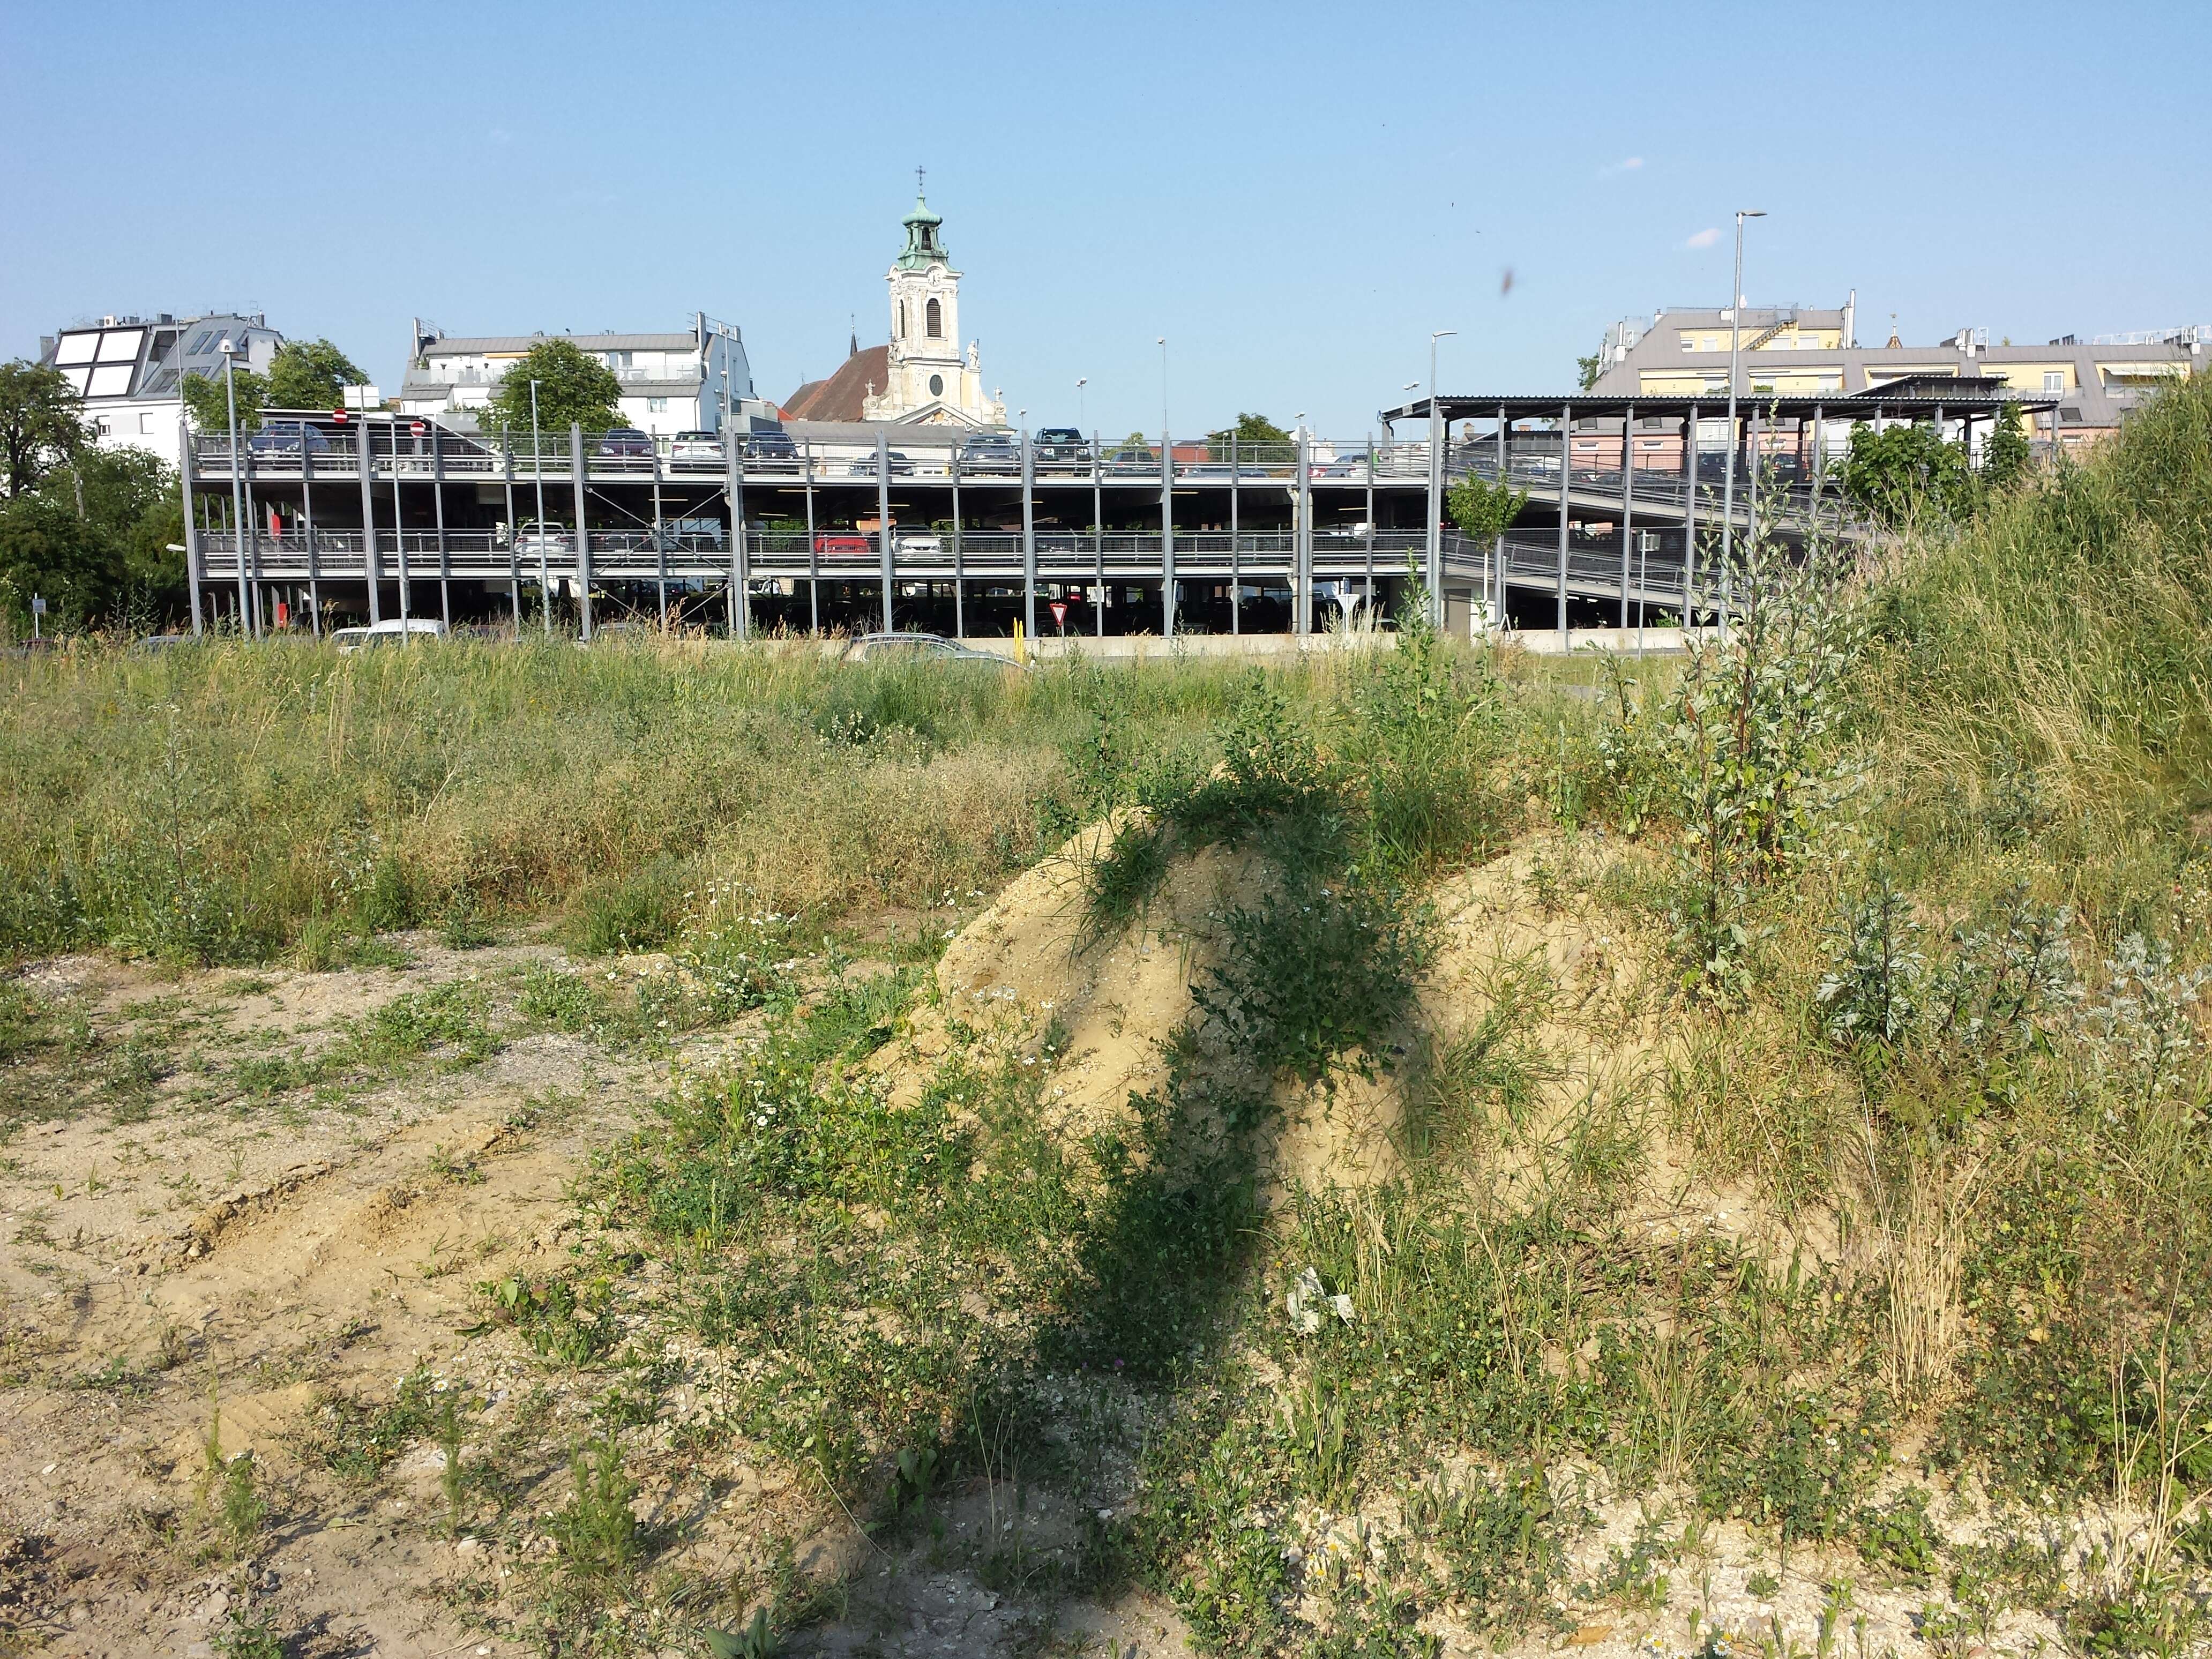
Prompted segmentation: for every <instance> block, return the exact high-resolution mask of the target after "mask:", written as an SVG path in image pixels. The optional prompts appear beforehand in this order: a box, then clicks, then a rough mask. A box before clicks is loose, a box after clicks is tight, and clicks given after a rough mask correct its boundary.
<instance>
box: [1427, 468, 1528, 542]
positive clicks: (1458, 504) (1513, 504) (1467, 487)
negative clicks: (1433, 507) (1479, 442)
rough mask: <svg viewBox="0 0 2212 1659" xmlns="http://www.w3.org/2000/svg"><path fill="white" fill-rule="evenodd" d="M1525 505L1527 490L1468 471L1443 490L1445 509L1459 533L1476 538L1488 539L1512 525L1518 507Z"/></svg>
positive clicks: (1518, 513)
mask: <svg viewBox="0 0 2212 1659" xmlns="http://www.w3.org/2000/svg"><path fill="white" fill-rule="evenodd" d="M1526 506H1528V491H1527V490H1525V489H1514V488H1513V486H1512V485H1510V484H1509V483H1503V482H1501V483H1491V482H1489V480H1487V479H1486V478H1482V477H1477V476H1476V475H1475V474H1474V473H1472V472H1470V473H1468V474H1467V475H1466V476H1465V477H1462V478H1460V479H1459V480H1458V481H1457V482H1455V483H1454V484H1453V485H1452V487H1451V488H1450V489H1449V490H1447V491H1446V492H1445V493H1444V510H1445V511H1446V512H1447V513H1450V514H1451V518H1452V522H1453V523H1454V524H1455V525H1457V526H1459V530H1460V534H1462V536H1465V537H1468V538H1470V539H1471V540H1474V541H1479V542H1486V541H1491V540H1492V539H1494V538H1497V537H1498V536H1499V535H1502V534H1503V533H1504V532H1506V531H1508V530H1510V529H1511V528H1512V527H1513V521H1514V520H1516V519H1517V518H1519V517H1520V516H1521V509H1522V507H1526Z"/></svg>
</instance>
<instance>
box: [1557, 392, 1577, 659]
mask: <svg viewBox="0 0 2212 1659" xmlns="http://www.w3.org/2000/svg"><path fill="white" fill-rule="evenodd" d="M1574 471H1575V410H1574V405H1573V404H1560V406H1559V648H1560V649H1561V650H1562V651H1564V650H1565V649H1566V648H1567V497H1568V496H1569V495H1571V494H1572V493H1573V491H1572V489H1571V485H1572V483H1573V481H1574Z"/></svg>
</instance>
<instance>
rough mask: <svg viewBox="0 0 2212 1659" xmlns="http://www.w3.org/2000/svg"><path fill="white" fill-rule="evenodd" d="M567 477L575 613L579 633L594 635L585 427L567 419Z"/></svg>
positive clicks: (587, 635)
mask: <svg viewBox="0 0 2212 1659" xmlns="http://www.w3.org/2000/svg"><path fill="white" fill-rule="evenodd" d="M568 479H569V482H570V483H571V484H573V485H574V488H575V491H576V616H577V620H578V623H579V627H578V630H577V633H578V637H579V638H581V639H584V640H589V639H590V638H591V637H592V530H591V525H590V523H589V516H590V515H589V514H588V513H586V510H585V507H584V495H585V489H584V428H583V426H582V425H581V423H580V422H575V421H571V422H568Z"/></svg>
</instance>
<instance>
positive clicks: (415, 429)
mask: <svg viewBox="0 0 2212 1659" xmlns="http://www.w3.org/2000/svg"><path fill="white" fill-rule="evenodd" d="M407 429H408V430H409V431H410V432H411V433H413V434H414V435H416V437H418V438H419V437H421V436H422V435H423V434H424V433H426V432H428V430H429V429H430V428H428V427H427V426H424V425H423V424H422V422H420V421H415V422H410V423H409V425H408V428H407Z"/></svg>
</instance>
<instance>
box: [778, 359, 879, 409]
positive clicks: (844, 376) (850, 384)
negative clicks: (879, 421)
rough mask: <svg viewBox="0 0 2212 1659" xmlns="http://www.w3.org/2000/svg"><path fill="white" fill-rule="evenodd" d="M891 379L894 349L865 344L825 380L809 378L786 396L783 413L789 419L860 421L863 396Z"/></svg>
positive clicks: (877, 389)
mask: <svg viewBox="0 0 2212 1659" xmlns="http://www.w3.org/2000/svg"><path fill="white" fill-rule="evenodd" d="M890 383H891V349H890V347H889V346H887V345H877V346H865V347H863V348H862V349H860V350H858V351H856V352H854V354H853V355H852V356H849V357H848V358H846V359H845V361H844V362H842V363H840V364H838V365H837V372H836V374H832V375H831V376H830V377H829V379H828V380H809V381H808V382H807V383H806V384H805V386H801V387H799V390H798V391H796V392H793V393H792V394H791V396H790V397H788V398H785V399H784V403H783V414H784V418H785V419H786V420H790V421H857V420H859V419H860V400H861V399H862V398H866V396H868V394H869V392H870V391H871V390H873V391H875V392H883V391H884V390H885V389H886V388H888V387H889V386H890Z"/></svg>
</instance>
